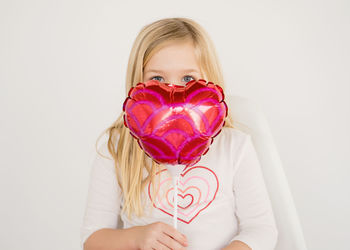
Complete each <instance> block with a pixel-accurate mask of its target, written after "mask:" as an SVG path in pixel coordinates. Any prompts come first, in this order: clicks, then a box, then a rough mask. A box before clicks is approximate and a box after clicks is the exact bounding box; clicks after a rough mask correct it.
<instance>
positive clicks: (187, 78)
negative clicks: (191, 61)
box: [184, 76, 194, 82]
mask: <svg viewBox="0 0 350 250" xmlns="http://www.w3.org/2000/svg"><path fill="white" fill-rule="evenodd" d="M187 77H190V78H192V79H191V80H188V81H185V82H190V81H192V80H194V77H192V76H185V77H184V79H185V78H187ZM187 79H188V78H187Z"/></svg>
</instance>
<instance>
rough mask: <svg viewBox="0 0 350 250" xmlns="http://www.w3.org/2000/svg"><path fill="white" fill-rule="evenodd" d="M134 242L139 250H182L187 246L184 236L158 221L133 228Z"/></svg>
mask: <svg viewBox="0 0 350 250" xmlns="http://www.w3.org/2000/svg"><path fill="white" fill-rule="evenodd" d="M135 240H136V246H137V249H141V250H153V249H155V250H169V249H172V250H183V249H186V248H185V247H186V246H187V245H188V244H187V238H186V236H185V235H184V234H182V233H180V232H179V231H177V230H176V229H175V228H174V227H172V226H170V225H168V224H166V223H163V222H160V221H159V222H155V223H152V224H148V225H145V226H137V227H135Z"/></svg>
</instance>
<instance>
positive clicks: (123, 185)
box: [81, 18, 278, 250]
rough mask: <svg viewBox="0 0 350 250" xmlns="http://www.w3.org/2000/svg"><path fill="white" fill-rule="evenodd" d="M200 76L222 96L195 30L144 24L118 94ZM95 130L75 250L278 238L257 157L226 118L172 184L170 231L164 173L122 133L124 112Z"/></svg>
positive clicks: (260, 242) (243, 245)
mask: <svg viewBox="0 0 350 250" xmlns="http://www.w3.org/2000/svg"><path fill="white" fill-rule="evenodd" d="M199 79H205V80H206V81H210V82H213V83H215V84H218V85H220V86H221V87H222V88H223V90H224V81H223V76H222V71H221V68H220V64H219V62H218V58H217V55H216V52H215V49H214V46H213V43H212V41H211V40H210V38H209V36H208V34H207V33H206V32H205V30H204V29H203V28H202V27H201V26H200V25H198V24H197V23H196V22H194V21H193V20H191V19H188V18H166V19H162V20H158V21H156V22H153V23H151V24H149V25H147V26H145V27H143V29H142V30H141V32H140V33H139V35H138V36H137V38H136V40H135V42H134V45H133V47H132V51H131V55H130V58H129V64H128V69H127V77H126V92H125V93H126V96H127V94H128V91H129V89H130V88H131V87H132V86H135V85H136V84H137V83H139V82H145V81H148V80H158V81H160V82H164V83H172V84H178V85H185V84H186V83H187V82H189V81H191V80H199ZM121 109H122V107H121ZM228 111H230V108H229V109H228ZM104 132H107V133H108V136H109V138H108V142H106V143H103V144H102V145H101V146H100V147H99V150H98V154H96V157H95V160H94V162H93V165H92V170H91V175H90V184H89V191H88V197H87V204H86V210H85V216H84V220H83V224H82V227H81V247H82V248H84V249H86V250H94V249H106V250H109V249H110V250H112V249H145V250H149V249H150V250H151V249H156V250H158V249H193V250H215V249H225V250H229V249H231V250H249V249H253V250H272V249H274V247H275V245H276V242H277V235H278V231H277V228H276V224H275V219H274V215H273V212H272V207H271V203H270V199H269V196H268V193H267V190H266V187H265V183H264V179H263V175H262V172H261V169H260V165H259V161H258V158H257V154H256V152H255V149H254V146H253V143H252V140H251V137H250V135H249V134H246V133H244V132H242V131H240V130H238V129H237V128H236V127H235V126H233V120H232V117H231V115H230V113H229V114H228V116H227V117H226V120H225V126H224V127H223V128H222V131H221V132H220V133H219V134H218V135H217V136H216V137H215V138H214V141H213V143H212V144H211V145H210V148H209V151H208V152H207V153H206V154H205V155H203V156H202V158H201V160H200V161H199V162H198V163H196V164H195V165H194V166H192V167H190V168H189V169H187V168H186V169H185V170H186V171H184V172H183V173H182V175H181V177H180V179H179V186H178V208H177V209H178V223H177V225H178V226H177V229H175V228H174V227H173V226H172V219H173V218H172V216H173V214H172V213H173V206H172V204H173V198H174V197H173V196H171V195H172V194H173V193H172V192H173V186H172V181H171V176H170V175H169V173H168V172H167V171H166V168H165V166H162V165H158V164H157V163H156V162H155V161H153V160H152V159H151V158H150V157H148V156H147V155H146V154H145V153H144V151H142V149H141V148H140V147H139V145H138V143H137V141H136V139H135V138H133V137H132V136H131V135H130V133H129V130H128V128H126V127H125V126H124V121H123V112H122V113H120V114H119V117H118V119H117V120H116V121H115V122H114V123H113V124H112V126H110V127H109V128H108V129H107V130H106V131H104ZM102 135H103V134H102ZM100 152H101V154H100Z"/></svg>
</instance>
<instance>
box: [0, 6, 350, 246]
mask: <svg viewBox="0 0 350 250" xmlns="http://www.w3.org/2000/svg"><path fill="white" fill-rule="evenodd" d="M175 16H178V17H190V18H193V19H194V20H196V21H197V22H199V23H200V24H201V25H202V26H204V28H205V29H206V30H207V31H208V32H209V33H210V35H211V37H212V39H213V40H214V43H215V45H216V48H217V50H218V53H219V57H220V60H221V64H222V66H223V69H224V74H225V78H226V82H227V84H228V86H227V88H228V91H229V92H231V93H234V94H236V95H242V96H246V97H249V98H251V99H253V100H254V101H256V102H258V103H259V104H261V106H262V107H263V110H264V112H265V114H266V116H267V118H268V121H269V123H270V126H271V130H272V133H273V136H274V138H275V142H276V144H277V147H278V149H279V152H280V157H281V159H282V162H283V163H284V169H285V172H286V175H287V178H288V181H289V184H290V188H291V191H292V194H293V195H294V200H295V203H296V207H297V211H298V213H299V216H300V220H301V223H302V226H303V230H304V234H305V240H306V243H307V245H308V247H309V249H310V250H329V249H336V250H347V249H350V247H349V241H348V239H349V236H350V230H349V227H350V184H349V179H350V175H349V173H350V171H349V168H350V160H349V155H350V133H349V128H350V117H349V116H350V73H349V72H350V46H349V44H350V32H349V30H350V3H349V1H346V0H343V1H341V0H332V1H331V0H320V1H316V0H315V1H311V0H289V1H267V0H264V1H258V0H256V1H251V0H248V1H207V2H204V1H180V0H177V1H171V2H170V1H152V0H149V1H102V0H101V1H97V0H95V1H92V0H84V1H83V0H70V1H68V0H61V1H44V0H32V1H25V0H7V1H6V0H1V1H0V83H1V91H0V104H1V105H0V111H1V118H0V119H1V120H0V121H1V122H0V139H1V140H0V146H1V148H0V149H1V168H0V178H1V179H0V185H1V186H0V195H1V206H0V216H1V217H0V221H1V223H0V228H1V235H2V237H1V240H0V249H6V250H8V249H9V250H10V249H11V250H12V249H16V250H17V249H27V250H31V249H35V250H47V249H50V250H62V249H79V240H80V239H79V227H80V224H81V221H82V217H83V212H84V209H85V201H86V195H87V187H88V186H87V185H88V177H89V171H90V164H91V155H92V153H93V151H94V145H95V141H96V139H97V136H98V135H99V134H100V133H101V132H102V130H103V129H105V128H106V127H107V126H109V125H110V124H111V123H112V122H113V121H114V120H115V119H116V117H117V115H118V114H119V113H120V112H121V109H122V102H123V100H124V98H125V97H124V81H125V74H126V66H127V60H128V56H129V52H130V49H131V45H132V42H133V41H134V39H135V37H136V35H137V33H138V32H139V30H140V29H141V27H142V26H144V25H146V24H148V23H150V22H152V21H155V20H157V19H159V18H163V17H175Z"/></svg>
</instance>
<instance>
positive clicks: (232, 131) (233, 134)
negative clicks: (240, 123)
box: [221, 127, 250, 141]
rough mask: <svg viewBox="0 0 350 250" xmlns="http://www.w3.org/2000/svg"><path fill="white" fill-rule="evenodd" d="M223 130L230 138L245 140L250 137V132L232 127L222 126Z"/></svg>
mask: <svg viewBox="0 0 350 250" xmlns="http://www.w3.org/2000/svg"><path fill="white" fill-rule="evenodd" d="M221 132H222V133H223V134H224V135H225V137H228V138H229V139H230V140H238V141H239V140H243V141H244V140H246V139H248V138H249V137H250V134H248V133H246V132H244V131H242V130H239V129H237V128H232V127H222V131H221Z"/></svg>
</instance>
